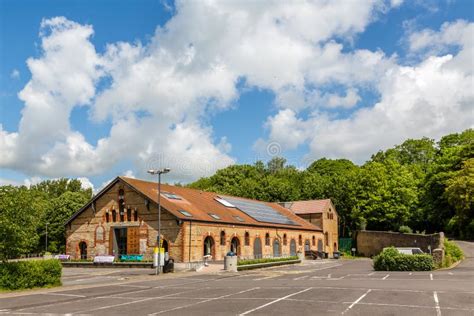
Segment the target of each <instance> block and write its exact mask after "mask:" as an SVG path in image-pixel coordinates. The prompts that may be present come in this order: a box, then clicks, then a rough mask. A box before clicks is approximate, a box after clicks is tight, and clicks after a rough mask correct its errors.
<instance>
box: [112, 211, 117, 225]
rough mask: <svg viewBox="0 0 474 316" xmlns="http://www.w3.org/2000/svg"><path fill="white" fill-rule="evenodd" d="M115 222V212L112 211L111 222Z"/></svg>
mask: <svg viewBox="0 0 474 316" xmlns="http://www.w3.org/2000/svg"><path fill="white" fill-rule="evenodd" d="M116 221H117V212H116V211H115V210H112V222H116Z"/></svg>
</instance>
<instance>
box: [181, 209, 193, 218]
mask: <svg viewBox="0 0 474 316" xmlns="http://www.w3.org/2000/svg"><path fill="white" fill-rule="evenodd" d="M178 212H180V213H181V214H183V215H184V216H187V217H193V215H192V214H191V213H189V212H187V211H185V210H179V211H178Z"/></svg>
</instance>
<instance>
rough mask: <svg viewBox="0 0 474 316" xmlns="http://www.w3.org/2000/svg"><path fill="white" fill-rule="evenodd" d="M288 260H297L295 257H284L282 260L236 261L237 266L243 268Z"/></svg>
mask: <svg viewBox="0 0 474 316" xmlns="http://www.w3.org/2000/svg"><path fill="white" fill-rule="evenodd" d="M288 260H298V257H297V256H292V257H284V258H262V259H248V260H239V261H237V265H238V266H243V265H247V264H257V263H268V262H280V261H288Z"/></svg>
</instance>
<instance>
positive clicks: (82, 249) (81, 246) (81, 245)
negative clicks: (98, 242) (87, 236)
mask: <svg viewBox="0 0 474 316" xmlns="http://www.w3.org/2000/svg"><path fill="white" fill-rule="evenodd" d="M79 255H80V258H81V259H82V260H86V259H87V244H86V242H85V241H81V242H80V243H79Z"/></svg>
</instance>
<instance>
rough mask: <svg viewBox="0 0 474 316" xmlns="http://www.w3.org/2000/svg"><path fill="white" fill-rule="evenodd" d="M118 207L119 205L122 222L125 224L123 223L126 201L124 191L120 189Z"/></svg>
mask: <svg viewBox="0 0 474 316" xmlns="http://www.w3.org/2000/svg"><path fill="white" fill-rule="evenodd" d="M118 205H119V216H120V221H121V222H123V221H124V217H125V201H124V192H123V189H120V190H119V202H118Z"/></svg>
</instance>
